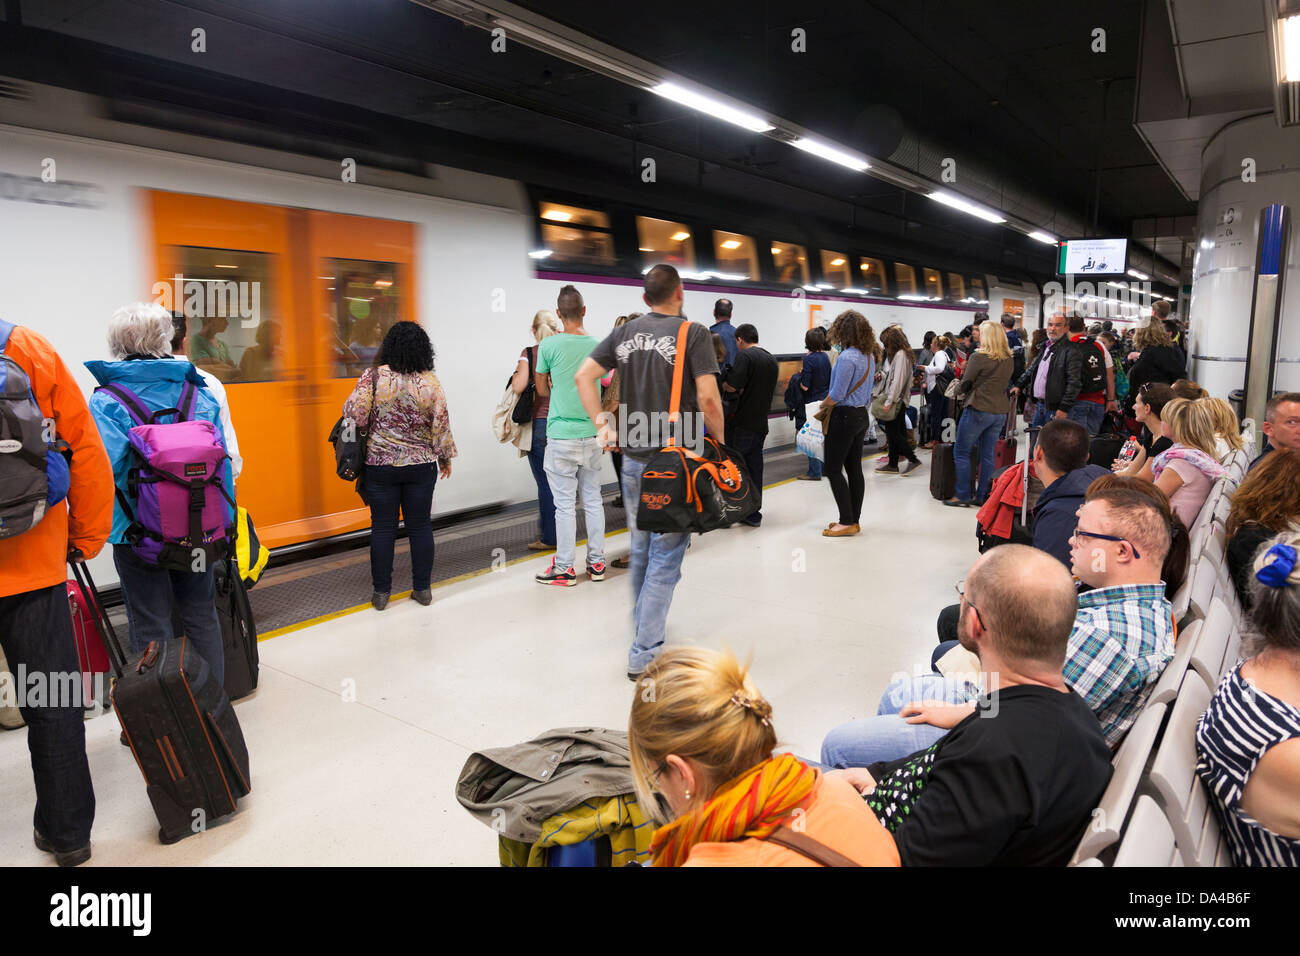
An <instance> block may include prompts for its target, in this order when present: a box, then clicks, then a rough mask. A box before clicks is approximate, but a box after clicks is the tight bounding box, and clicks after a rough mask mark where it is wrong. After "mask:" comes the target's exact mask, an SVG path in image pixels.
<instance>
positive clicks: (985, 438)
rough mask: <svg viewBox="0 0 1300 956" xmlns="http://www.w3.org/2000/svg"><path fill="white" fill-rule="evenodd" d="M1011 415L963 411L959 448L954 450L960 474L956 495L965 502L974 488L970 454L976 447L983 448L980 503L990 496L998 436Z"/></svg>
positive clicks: (981, 453) (955, 465)
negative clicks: (968, 492)
mask: <svg viewBox="0 0 1300 956" xmlns="http://www.w3.org/2000/svg"><path fill="white" fill-rule="evenodd" d="M1006 420H1007V416H1006V415H1004V414H999V413H997V412H981V411H979V410H978V409H974V408H968V409H966V411H964V412H962V415H961V420H960V421H959V422H957V445H956V447H955V448H953V450H952V455H953V466H954V468H955V471H956V475H957V491H956V495H957V497H958V498H960V499H961V500H962V501H969V500H970V499H969V498H967V497H966V494H965V492H967V490H968V489H969V488H970V486H971V474H970V453H971V449H972V448H976V447H978V448H979V458H980V480H979V489H978V491H977V492H976V500H977V501H983V500H984V499H985V498H987V497H988V494H989V486H990V485H991V484H992V483H993V460H994V455H995V454H996V453H997V449H998V435H1000V434H1001V433H1002V423H1003V422H1005V421H1006Z"/></svg>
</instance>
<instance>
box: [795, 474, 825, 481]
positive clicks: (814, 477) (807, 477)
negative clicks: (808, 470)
mask: <svg viewBox="0 0 1300 956" xmlns="http://www.w3.org/2000/svg"><path fill="white" fill-rule="evenodd" d="M798 478H799V480H800V481H821V480H822V476H821V475H799V476H798Z"/></svg>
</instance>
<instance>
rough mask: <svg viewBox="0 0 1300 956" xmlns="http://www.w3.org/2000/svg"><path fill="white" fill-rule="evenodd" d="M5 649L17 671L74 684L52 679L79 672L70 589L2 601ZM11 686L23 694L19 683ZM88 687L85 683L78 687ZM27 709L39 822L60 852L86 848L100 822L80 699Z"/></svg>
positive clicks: (0, 635) (51, 683)
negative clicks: (96, 809) (96, 821)
mask: <svg viewBox="0 0 1300 956" xmlns="http://www.w3.org/2000/svg"><path fill="white" fill-rule="evenodd" d="M209 580H210V579H209ZM213 617H214V619H215V617H216V611H213ZM166 631H167V633H166V634H165V635H164V636H163V639H164V640H165V639H166V638H168V637H170V636H171V623H170V621H168V622H167V627H166ZM0 647H3V648H4V652H5V659H6V661H8V663H9V668H10V670H11V671H13V672H15V673H16V672H17V671H18V669H19V665H22V667H23V669H24V673H25V674H28V675H31V674H36V673H40V674H44V675H47V677H46V686H47V688H52V687H57V686H60V685H62V686H66V685H67V684H66V680H58V681H56V680H53V679H51V676H50V675H58V674H79V673H80V672H81V665H80V664H79V663H78V661H77V649H76V644H75V643H74V640H73V636H72V618H71V616H70V615H69V614H68V593H67V590H66V589H65V587H64V585H62V584H56V585H53V586H52V587H48V588H41V589H39V590H36V591H25V592H23V593H21V594H10V595H7V596H5V597H0ZM16 680H17V678H16V677H15V681H16ZM9 686H10V688H12V690H14V691H15V692H16V691H17V690H18V687H17V684H16V683H13V684H10V685H9ZM27 686H28V687H30V686H31V685H30V684H28V685H27ZM81 687H82V684H81V682H80V681H78V682H77V689H78V690H80V688H81ZM60 696H62V695H60ZM55 704H60V705H62V706H54V705H55ZM21 711H22V715H23V719H24V720H26V721H27V749H28V750H29V751H31V755H32V777H33V779H34V781H35V784H36V812H35V814H34V816H33V818H32V822H33V824H34V825H35V827H36V829H37V830H39V831H40V832H41V835H42V836H44V837H45V838H46V839H47V840H49V841H50V844H51V845H52V846H53V847H54V848H55V849H56V850H59V851H66V850H76V849H80V848H81V847H83V846H85V845H86V844H87V843H89V842H90V825H91V823H93V822H94V819H95V790H94V787H92V786H91V783H90V764H89V763H88V762H87V760H86V726H85V718H84V715H83V714H82V707H81V705H80V704H79V703H78V702H77V701H75V700H71V701H65V700H57V701H56V700H50V699H47V700H46V702H45V705H44V706H37V707H27V706H25V707H22V708H21ZM10 809H13V808H12V807H11V808H10Z"/></svg>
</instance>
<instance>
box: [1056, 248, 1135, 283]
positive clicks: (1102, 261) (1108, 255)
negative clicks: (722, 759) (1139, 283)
mask: <svg viewBox="0 0 1300 956" xmlns="http://www.w3.org/2000/svg"><path fill="white" fill-rule="evenodd" d="M1126 269H1128V240H1127V239H1066V240H1064V241H1063V242H1062V243H1061V246H1060V251H1059V255H1058V257H1057V269H1056V271H1057V272H1058V273H1059V274H1060V275H1063V276H1068V275H1103V276H1104V275H1123V274H1124V272H1125V270H1126Z"/></svg>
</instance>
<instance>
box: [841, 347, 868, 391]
mask: <svg viewBox="0 0 1300 956" xmlns="http://www.w3.org/2000/svg"><path fill="white" fill-rule="evenodd" d="M866 360H867V370H866V371H865V372H863V373H862V378H860V379H858V380H857V381H856V382H855V383H854V384H853V387H852V388H851V389H849V390H848V391H847V392H845V393H844V398H845V399H846V400H847V399H848V397H849V396H850V395H852V394H853V393H854V392H856V391H857V390H858V389H860V388H861V387H862V383H863V382H865V381H866V380H867V376H868V375H870V374H871V356H870V355H868V356H866Z"/></svg>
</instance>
